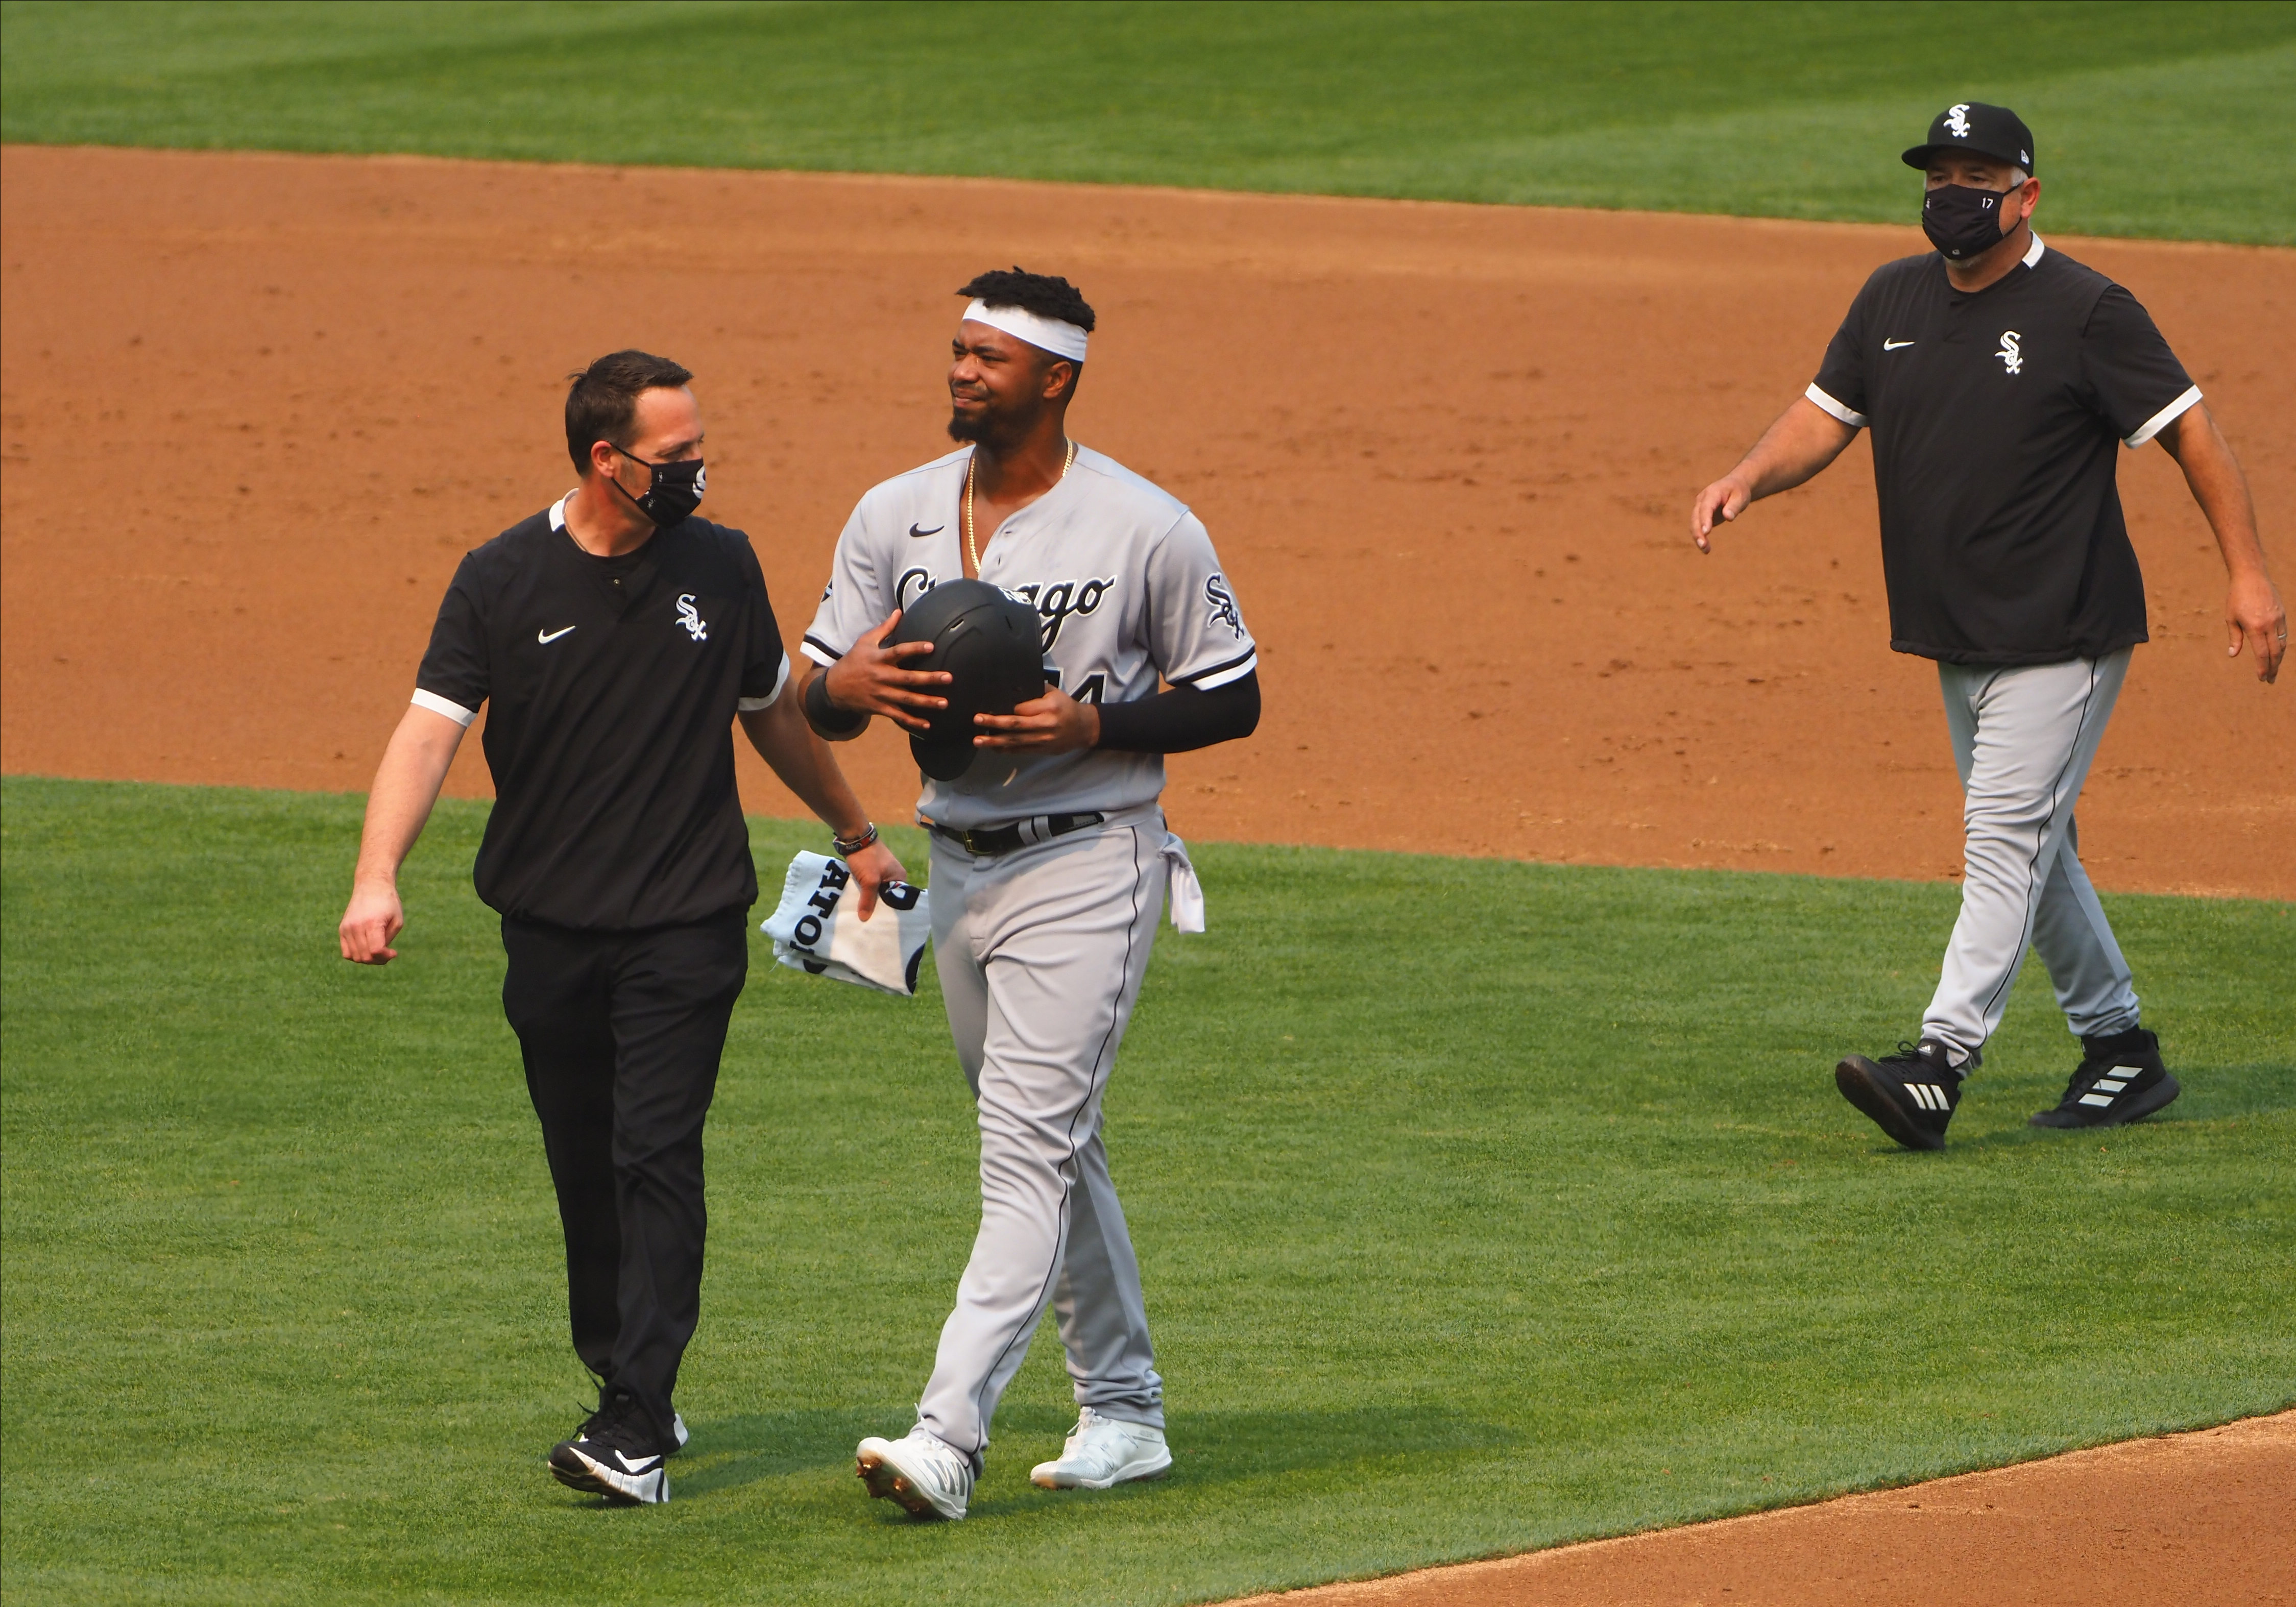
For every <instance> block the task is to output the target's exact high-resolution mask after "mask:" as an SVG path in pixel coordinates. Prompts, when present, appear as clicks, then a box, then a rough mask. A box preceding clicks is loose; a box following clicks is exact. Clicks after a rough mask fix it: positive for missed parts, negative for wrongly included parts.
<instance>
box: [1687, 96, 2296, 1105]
mask: <svg viewBox="0 0 2296 1607" xmlns="http://www.w3.org/2000/svg"><path fill="white" fill-rule="evenodd" d="M2034 155H2035V152H2034V147H2033V136H2032V134H2031V132H2030V130H2028V129H2027V128H2026V127H2025V125H2024V123H2023V122H2022V121H2021V119H2019V118H2018V117H2017V115H2016V114H2015V113H2014V112H2013V111H2008V110H2006V109H2005V108H2003V107H1999V106H1987V105H1983V104H1980V103H1979V102H1974V101H1965V102H1960V103H1958V104H1956V105H1954V106H1950V107H1948V108H1947V109H1946V111H1944V112H1943V113H1941V114H1940V115H1939V117H1938V119H1937V120H1936V122H1934V123H1933V124H1931V127H1930V135H1929V139H1928V140H1927V141H1926V142H1925V143H1923V144H1920V145H1916V146H1915V147H1914V148H1913V149H1912V150H1910V151H1908V152H1906V154H1905V160H1906V162H1907V165H1908V166H1911V167H1914V168H1920V169H1922V170H1923V172H1924V173H1925V174H1926V175H1927V189H1926V191H1925V193H1924V195H1923V206H1922V226H1923V231H1924V232H1925V233H1926V234H1928V235H1929V237H1930V241H1931V243H1932V244H1933V245H1935V246H1936V247H1937V248H1938V249H1937V250H1935V251H1932V252H1930V253H1929V254H1927V255H1925V256H1921V257H1908V258H1905V259H1904V260H1903V261H1899V262H1892V263H1890V264H1888V265H1886V266H1882V267H1881V268H1879V269H1877V270H1875V272H1874V276H1873V277H1872V278H1871V279H1869V280H1867V281H1866V288H1865V289H1864V290H1862V291H1859V292H1858V294H1857V299H1856V300H1855V301H1854V302H1852V303H1851V304H1850V307H1849V316H1848V317H1846V318H1844V319H1843V320H1842V323H1841V330H1840V332H1837V333H1836V334H1835V335H1834V337H1833V343H1832V344H1831V345H1830V346H1828V347H1827V348H1826V350H1825V361H1824V362H1823V363H1822V364H1821V365H1819V367H1818V372H1817V378H1816V381H1814V382H1813V383H1812V384H1811V385H1810V387H1809V389H1808V392H1807V393H1806V394H1805V395H1804V397H1803V398H1801V399H1800V400H1799V401H1797V402H1795V403H1794V404H1793V406H1791V407H1789V408H1788V409H1787V410H1786V411H1785V412H1784V414H1781V415H1780V416H1779V418H1778V421H1777V422H1775V424H1772V425H1771V426H1770V428H1769V430H1768V431H1767V433H1766V434H1765V435H1764V436H1763V437H1762V439H1760V441H1759V442H1758V443H1756V445H1755V447H1754V449H1753V450H1752V451H1751V452H1749V453H1748V454H1747V455H1746V456H1745V458H1744V460H1743V462H1741V463H1739V464H1738V466H1737V467H1736V468H1734V469H1733V470H1732V471H1730V472H1729V473H1728V474H1726V475H1724V476H1723V477H1722V478H1721V479H1720V480H1716V481H1715V482H1714V483H1713V484H1712V485H1710V486H1709V487H1707V488H1705V489H1704V490H1703V491H1701V492H1700V493H1699V494H1698V500H1697V503H1696V504H1695V505H1694V506H1693V510H1692V512H1691V533H1692V536H1693V538H1694V539H1695V540H1696V541H1697V543H1698V545H1699V547H1700V549H1701V550H1704V549H1705V548H1706V547H1707V545H1708V540H1709V537H1710V534H1711V532H1712V530H1713V528H1714V526H1715V524H1716V523H1717V522H1718V521H1723V520H1732V519H1735V518H1737V517H1738V515H1739V514H1740V513H1742V512H1744V511H1745V509H1746V507H1747V504H1750V503H1751V502H1754V501H1755V500H1757V499H1758V498H1760V497H1764V496H1770V495H1771V494H1773V493H1774V492H1778V491H1784V490H1786V489H1788V488H1791V487H1794V486H1798V485H1800V484H1801V483H1802V482H1803V481H1804V480H1808V479H1809V478H1810V477H1811V476H1812V475H1814V474H1816V472H1817V471H1819V470H1821V469H1823V468H1825V465H1826V464H1828V463H1832V462H1833V459H1834V458H1835V457H1836V456H1837V455H1839V454H1840V453H1841V449H1842V448H1843V447H1847V446H1848V445H1849V442H1850V441H1851V440H1852V439H1854V438H1855V437H1856V436H1857V432H1858V431H1859V430H1865V429H1871V430H1873V432H1874V484H1875V488H1876V489H1877V491H1878V492H1879V494H1880V499H1881V510H1882V573H1883V575H1884V577H1885V578H1886V581H1887V584H1888V588H1889V594H1890V638H1891V641H1890V645H1891V646H1893V647H1895V648H1896V649H1897V650H1898V652H1909V653H1917V654H1920V655H1921V656H1922V657H1923V658H1927V659H1932V660H1936V661H1937V665H1938V673H1939V680H1940V681H1941V683H1942V684H1943V687H1944V691H1945V704H1946V723H1947V726H1948V728H1949V729H1950V731H1951V734H1952V737H1953V743H1954V755H1955V759H1956V764H1957V766H1958V767H1959V769H1960V772H1961V778H1962V785H1963V788H1964V796H1965V799H1966V803H1965V807H1964V825H1965V829H1966V840H1965V844H1964V863H1965V865H1966V869H1965V871H1964V877H1963V882H1962V899H1961V914H1960V916H1959V918H1958V919H1957V920H1956V922H1955V923H1954V929H1953V938H1952V940H1951V942H1950V944H1949V945H1948V947H1947V949H1946V955H1945V963H1944V966H1943V968H1942V974H1941V975H1940V977H1939V982H1938V988H1937V993H1936V996H1934V997H1933V998H1931V1001H1930V1005H1929V1009H1928V1011H1927V1013H1925V1014H1924V1015H1923V1021H1922V1028H1921V1033H1920V1037H1919V1040H1918V1041H1917V1042H1915V1043H1912V1044H1901V1045H1899V1046H1898V1053H1897V1054H1887V1055H1883V1056H1882V1057H1881V1058H1880V1059H1878V1060H1872V1059H1868V1058H1867V1057H1866V1056H1865V1055H1862V1054H1852V1055H1849V1056H1848V1057H1846V1058H1845V1059H1844V1060H1843V1061H1842V1062H1841V1064H1840V1065H1839V1066H1837V1067H1836V1068H1835V1069H1834V1079H1835V1082H1836V1085H1837V1086H1839V1087H1840V1088H1841V1093H1842V1095H1844V1097H1846V1098H1847V1099H1848V1100H1849V1102H1850V1103H1852V1104H1853V1105H1855V1106H1857V1109H1858V1110H1860V1111H1863V1112H1864V1113H1865V1114H1866V1115H1867V1116H1868V1117H1870V1118H1872V1119H1873V1120H1874V1122H1875V1123H1876V1124H1877V1125H1878V1126H1880V1127H1881V1128H1882V1131H1883V1132H1885V1133H1887V1134H1888V1135H1889V1136H1890V1137H1892V1138H1894V1139H1896V1140H1897V1141H1898V1143H1899V1144H1905V1145H1907V1147H1909V1148H1913V1149H1938V1148H1940V1147H1942V1146H1943V1145H1944V1144H1945V1130H1946V1124H1947V1122H1948V1120H1950V1119H1951V1118H1952V1115H1953V1111H1954V1110H1955V1107H1956V1105H1957V1104H1958V1103H1960V1100H1961V1088H1962V1083H1963V1081H1964V1078H1967V1077H1968V1075H1969V1074H1970V1073H1971V1072H1972V1071H1974V1070H1976V1069H1977V1067H1978V1065H1979V1064H1980V1059H1981V1055H1980V1050H1981V1049H1982V1047H1983V1045H1984V1044H1985V1042H1986V1040H1987V1039H1988V1038H1989V1037H1991V1036H1992V1034H1993V1030H1994V1029H1995V1028H1996V1027H1997V1026H1998V1025H1999V1024H2000V1021H2001V1015H2002V1012H2003V1010H2004V1009H2005V1007H2006V1005H2007V1003H2008V997H2009V988H2010V984H2011V983H2012V982H2013V981H2014V980H2016V976H2017V970H2018V966H2019V964H2020V963H2021V961H2022V959H2023V957H2024V954H2025V950H2026V948H2027V947H2028V946H2029V945H2030V947H2033V948H2035V949H2037V950H2038V952H2039V954H2040V955H2041V959H2042V961H2043V963H2045V964H2046V965H2047V966H2048V969H2049V978H2050V980H2051V981H2052V982H2053V983H2054V985H2055V988H2056V994H2057V1002H2058V1004H2060V1005H2061V1006H2062V1008H2063V1010H2064V1013H2065V1018H2066V1021H2067V1023H2068V1024H2069V1025H2070V1026H2071V1029H2072V1031H2073V1032H2074V1034H2075V1035H2076V1036H2077V1037H2079V1039H2080V1040H2081V1049H2082V1054H2081V1060H2080V1063H2079V1065H2078V1066H2076V1067H2075V1068H2074V1070H2073V1074H2072V1077H2071V1079H2070V1081H2069V1082H2068V1083H2067V1084H2066V1087H2065V1092H2064V1095H2063V1097H2062V1099H2061V1100H2060V1101H2059V1102H2058V1103H2057V1104H2056V1105H2055V1106H2054V1107H2053V1108H2052V1109H2049V1110H2046V1111H2038V1112H2037V1113H2036V1114H2035V1115H2034V1116H2033V1118H2032V1121H2033V1124H2034V1125H2035V1126H2037V1127H2110V1126H2114V1125H2117V1124H2119V1123H2122V1122H2128V1121H2136V1120H2139V1119H2143V1118H2144V1117H2146V1116H2149V1115H2151V1114H2153V1112H2154V1111H2158V1110H2160V1109H2161V1108H2162V1107H2163V1106H2165V1105H2167V1104H2168V1103H2169V1101H2171V1100H2173V1099H2175V1098H2176V1097H2177V1092H2178V1088H2177V1079H2176V1078H2174V1077H2172V1076H2170V1075H2169V1070H2168V1068H2167V1066H2166V1065H2165V1064H2164V1063H2163V1062H2162V1061H2161V1049H2160V1044H2159V1042H2158V1040H2157V1039H2156V1038H2155V1037H2153V1034H2152V1033H2151V1032H2149V1031H2147V1030H2146V1029H2144V1027H2143V1026H2142V1025H2141V1024H2140V1022H2139V1021H2138V1015H2137V1001H2136V991H2135V989H2134V988H2133V987H2132V986H2131V978H2130V975H2129V970H2128V962H2127V961H2126V960H2125V959H2123V958H2122V956H2121V953H2120V945H2119V944H2118V943H2116V942H2115V941H2114V939H2113V935H2112V927H2111V925H2110V924H2108V923H2107V922H2106V921H2105V918H2104V911H2103V908H2102V907H2101V906H2099V905H2098V903H2097V898H2096V893H2095V889H2093V888H2092V887H2091V886H2090V885H2089V880H2088V877H2087V874H2086V873H2084V872H2083V871H2082V869H2081V865H2080V857H2079V852H2078V851H2077V842H2078V832H2077V830H2076V827H2075V825H2074V822H2073V805H2074V801H2075V800H2076V799H2078V798H2079V796H2080V789H2081V783H2082V782H2083V781H2084V780H2085V779H2086V778H2087V775H2088V767H2089V764H2090V761H2091V760H2092V759H2093V758H2095V754H2096V747H2097V742H2098V740H2099V739H2100V738H2101V737H2102V736H2103V734H2104V726H2105V721H2106V720H2107V719H2108V718H2109V717H2111V715H2112V705H2113V700H2114V698H2115V696H2116V695H2117V694H2118V693H2119V692H2120V685H2121V680H2122V677H2123V676H2125V675H2126V674H2127V672H2128V660H2129V654H2130V650H2131V649H2132V648H2133V647H2134V646H2135V645H2136V644H2137V643H2139V642H2142V641H2144V639H2145V622H2144V581H2143V578H2142V577H2141V576H2140V575H2139V573H2138V571H2137V567H2136V550H2135V548H2134V547H2132V546H2131V545H2129V540H2128V524H2127V522H2126V521H2124V520H2123V519H2122V517H2121V512H2120V491H2119V489H2118V488H2117V487H2116V485H2115V483H2114V471H2115V459H2116V455H2117V453H2118V452H2119V451H2120V448H2121V447H2142V446H2144V444H2145V443H2146V442H2147V441H2152V440H2158V441H2159V442H2160V443H2161V446H2162V447H2165V448H2166V449H2167V450H2168V451H2169V454H2170V455H2172V456H2174V457H2175V458H2176V460H2177V463H2178V464H2179V465H2180V466H2181V467H2182V468H2183V469H2184V471H2185V481H2186V483H2187V484H2188V485H2190V486H2191V488H2192V491H2193V496H2194V500H2195V501H2196V502H2198V503H2199V504H2200V505H2201V510H2202V512H2203V513H2205V514H2206V515H2207V517H2208V521H2209V524H2210V528H2212V529H2214V530H2215V532H2216V537H2217V544H2218V547H2219V548H2220V549H2221V550H2222V552H2223V553H2224V560H2225V567H2226V570H2228V571H2229V573H2230V575H2231V578H2232V585H2231V591H2230V595H2229V597H2228V600H2227V602H2226V607H2225V622H2226V631H2227V636H2228V641H2229V647H2230V651H2231V652H2232V653H2234V654H2235V655H2236V654H2238V653H2239V652H2242V651H2243V649H2246V650H2247V651H2249V652H2252V653H2253V654H2254V655H2255V660H2256V670H2257V675H2258V676H2259V679H2262V680H2264V681H2267V682H2269V681H2271V680H2272V679H2273V678H2274V677H2275V676H2276V675H2277V674H2278V672H2279V668H2280V660H2281V657H2282V655H2283V654H2284V652H2286V649H2287V642H2288V618H2287V613H2286V611H2284V609H2283V608H2282V606H2281V602H2280V596H2279V594H2278V593H2277V592H2276V590H2275V589H2274V588H2273V585H2272V580H2271V578H2270V576H2269V574H2268V573H2267V570H2266V569H2265V563H2264V553H2263V549H2262V547H2261V545H2259V542H2258V539H2257V533H2256V514H2255V510H2254V509H2253V507H2252V506H2251V504H2250V501H2249V496H2248V486H2247V482H2246V480H2244V479H2243V476H2242V474H2241V471H2240V465H2239V463H2236V462H2235V460H2234V458H2233V455H2232V449H2231V448H2230V447H2227V446H2226V444H2225V439H2224V437H2223V436H2222V435H2221V434H2219V433H2218V430H2217V426H2216V422H2215V421H2214V420H2213V419H2211V418H2210V416H2209V410H2208V408H2207V406H2205V405H2204V404H2203V403H2202V400H2201V392H2200V388H2199V387H2198V386H2196V385H2194V383H2193V382H2192V379H2191V377H2190V376H2189V375H2188V374H2186V373H2185V369H2184V366H2183V365H2181V364H2180V363H2178V362H2177V357H2176V354H2175V353H2173V352H2172V351H2170V350H2169V344H2168V342H2167V341H2166V340H2162V339H2161V332H2160V331H2159V330H2157V329H2155V328H2154V327H2153V320H2152V319H2151V318H2150V317H2149V316H2146V314H2145V311H2144V307H2140V306H2139V305H2137V302H2136V298H2135V297H2133V296H2131V295H2130V294H2129V293H2128V291H2125V290H2123V289H2122V288H2121V287H2120V286H2119V285H2117V284H2115V283H2112V281H2111V280H2109V279H2107V278H2105V277H2104V275H2102V274H2099V273H2096V272H2095V270H2093V269H2090V268H2087V267H2084V266H2081V265H2080V264H2079V263H2077V262H2075V261H2073V260H2072V259H2071V258H2069V257H2066V256H2065V255H2063V254H2062V252H2059V251H2055V250H2051V249H2050V248H2049V247H2047V246H2046V245H2044V244H2043V243H2042V242H2041V241H2040V238H2039V237H2038V235H2036V234H2034V233H2033V230H2032V221H2031V220H2032V216H2033V210H2034V209H2035V207H2036V206H2037V205H2038V203H2039V201H2040V195H2041V181H2040V180H2039V179H2038V177H2036V176H2035V174H2036V172H2037V171H2038V169H2037V168H2036V167H2035V165H2034Z"/></svg>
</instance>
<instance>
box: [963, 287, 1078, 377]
mask: <svg viewBox="0 0 2296 1607" xmlns="http://www.w3.org/2000/svg"><path fill="white" fill-rule="evenodd" d="M964 316H966V317H967V318H970V319H971V320H972V322H973V323H975V324H987V325H988V327H989V328H991V329H1001V330H1003V331H1004V332H1005V333H1006V334H1008V335H1011V336H1012V337H1013V339H1014V340H1026V341H1027V342H1028V343H1029V345H1031V346H1034V347H1036V348H1037V349H1039V350H1041V351H1048V352H1051V353H1052V354H1053V356H1054V357H1066V358H1068V359H1069V361H1070V362H1071V363H1081V362H1083V361H1084V348H1085V343H1086V342H1087V340H1090V339H1091V338H1092V337H1091V336H1089V335H1087V334H1086V333H1085V332H1084V330H1083V328H1082V327H1081V326H1080V325H1078V324H1070V323H1068V322H1066V321H1065V320H1062V319H1060V318H1045V317H1039V316H1037V314H1035V313H1032V312H1030V311H1029V309H1028V308H1026V307H991V306H989V305H988V303H987V302H986V301H979V300H976V301H975V302H973V304H972V306H971V307H966V308H965V309H964Z"/></svg>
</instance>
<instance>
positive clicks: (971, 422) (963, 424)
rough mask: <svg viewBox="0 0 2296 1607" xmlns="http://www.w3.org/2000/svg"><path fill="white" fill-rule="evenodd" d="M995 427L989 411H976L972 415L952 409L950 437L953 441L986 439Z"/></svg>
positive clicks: (949, 423)
mask: <svg viewBox="0 0 2296 1607" xmlns="http://www.w3.org/2000/svg"><path fill="white" fill-rule="evenodd" d="M992 429H993V424H992V421H991V416H990V415H989V414H988V413H985V412H983V413H976V414H972V416H971V417H969V418H968V417H967V416H965V414H962V413H959V412H956V411H955V410H954V409H952V410H951V411H950V413H949V415H948V439H951V440H953V441H985V440H987V439H988V437H989V435H990V433H991V431H992Z"/></svg>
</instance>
